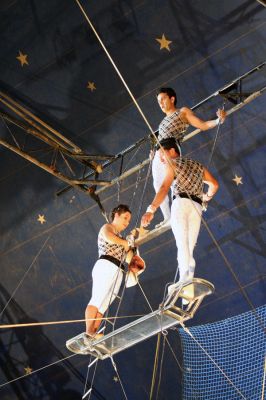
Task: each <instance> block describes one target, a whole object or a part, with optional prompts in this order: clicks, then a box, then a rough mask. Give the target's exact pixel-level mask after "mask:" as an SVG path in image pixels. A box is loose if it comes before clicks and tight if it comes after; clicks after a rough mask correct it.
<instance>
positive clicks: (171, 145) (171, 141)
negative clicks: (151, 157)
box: [157, 137, 180, 156]
mask: <svg viewBox="0 0 266 400" xmlns="http://www.w3.org/2000/svg"><path fill="white" fill-rule="evenodd" d="M160 145H161V146H162V147H163V148H164V149H165V150H170V149H175V151H176V152H177V154H178V155H179V156H180V147H179V145H178V143H177V141H176V139H175V138H173V137H171V138H167V139H162V140H161V141H160ZM157 148H158V149H159V148H160V146H159V145H157Z"/></svg>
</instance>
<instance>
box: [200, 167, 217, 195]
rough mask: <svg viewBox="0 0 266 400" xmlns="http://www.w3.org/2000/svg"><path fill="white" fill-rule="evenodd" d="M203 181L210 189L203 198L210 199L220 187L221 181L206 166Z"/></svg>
mask: <svg viewBox="0 0 266 400" xmlns="http://www.w3.org/2000/svg"><path fill="white" fill-rule="evenodd" d="M203 182H204V183H205V184H206V185H207V186H208V190H207V192H206V193H204V194H203V198H202V200H203V201H210V200H211V199H212V198H213V196H214V195H215V193H216V192H217V190H218V189H219V183H218V182H217V180H216V179H215V178H214V176H213V175H212V174H211V173H210V171H208V170H207V169H206V168H204V170H203Z"/></svg>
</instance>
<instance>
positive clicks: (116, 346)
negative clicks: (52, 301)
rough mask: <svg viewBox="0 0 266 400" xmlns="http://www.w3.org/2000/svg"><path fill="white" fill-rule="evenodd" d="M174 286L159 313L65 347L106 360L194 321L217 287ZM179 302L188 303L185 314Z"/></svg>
mask: <svg viewBox="0 0 266 400" xmlns="http://www.w3.org/2000/svg"><path fill="white" fill-rule="evenodd" d="M171 286H172V287H170V290H169V294H168V296H167V297H166V299H165V301H164V302H163V303H162V304H161V305H160V307H159V309H158V310H156V311H153V312H152V313H150V314H148V315H145V316H143V317H141V318H139V319H137V320H135V321H133V322H131V323H129V324H127V325H125V326H123V327H120V328H118V329H116V330H114V331H113V332H111V333H108V334H107V335H105V336H103V337H102V338H100V339H98V340H91V339H88V337H87V335H86V333H81V334H80V335H77V336H75V337H73V338H71V339H69V340H68V341H67V342H66V347H67V348H68V350H70V351H71V352H73V353H76V354H84V355H87V354H90V355H92V356H94V357H96V358H98V359H100V360H104V359H106V358H108V357H112V356H113V355H114V354H117V353H119V352H121V351H123V350H125V349H127V348H129V347H131V346H134V345H135V344H137V343H140V342H143V341H144V340H146V339H148V338H150V337H152V336H154V335H156V334H157V333H159V332H161V331H163V330H167V329H169V328H172V327H174V326H175V325H178V324H180V323H183V322H184V321H187V320H189V319H191V318H193V317H194V315H195V312H196V311H197V309H198V308H199V306H200V304H201V302H202V301H203V299H204V297H206V296H208V295H210V294H212V293H213V292H214V285H213V284H212V283H210V282H208V281H206V280H204V279H200V278H194V279H192V280H191V281H190V282H188V283H186V284H183V285H180V284H179V285H178V284H175V285H171ZM180 299H181V300H182V299H184V300H185V301H186V302H188V304H187V305H186V309H185V310H184V309H182V308H181V306H180V307H179V306H177V305H176V303H177V301H178V300H180ZM181 300H180V302H181Z"/></svg>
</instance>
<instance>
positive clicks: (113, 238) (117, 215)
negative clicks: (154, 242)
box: [85, 204, 145, 340]
mask: <svg viewBox="0 0 266 400" xmlns="http://www.w3.org/2000/svg"><path fill="white" fill-rule="evenodd" d="M130 220H131V211H130V209H129V207H128V206H127V205H124V204H120V205H119V206H117V207H115V208H114V209H113V211H112V213H111V222H110V223H107V224H105V225H103V226H102V228H101V229H100V231H99V235H98V251H99V259H98V260H97V261H96V263H95V265H94V267H93V270H92V280H93V286H92V297H91V299H90V301H89V303H88V305H87V308H86V311H85V319H86V334H87V338H88V339H93V340H98V339H100V338H101V337H102V336H103V334H102V333H97V331H98V329H99V327H100V324H101V322H102V318H103V315H104V313H105V312H106V310H107V309H108V308H109V307H110V305H111V304H112V302H113V301H114V300H115V298H116V297H117V294H118V292H119V289H120V287H121V283H122V280H123V275H124V273H125V264H124V262H125V261H126V259H127V261H128V262H129V266H128V273H127V274H126V286H127V287H129V286H132V285H134V284H136V283H137V277H138V275H139V274H140V273H141V272H143V270H144V269H145V263H144V260H143V259H142V258H141V257H140V256H139V255H138V254H136V251H135V249H134V243H133V238H132V236H131V235H129V237H128V239H123V237H122V236H121V232H122V231H124V230H125V229H126V228H127V227H128V225H129V223H130ZM132 247H133V250H132ZM126 256H128V257H126Z"/></svg>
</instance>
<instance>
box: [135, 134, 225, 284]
mask: <svg viewBox="0 0 266 400" xmlns="http://www.w3.org/2000/svg"><path fill="white" fill-rule="evenodd" d="M160 144H161V146H162V147H163V151H162V150H161V149H160V150H159V155H160V158H161V161H162V163H163V164H164V165H165V178H164V181H163V183H162V185H161V187H160V189H159V190H158V192H157V194H156V195H155V197H154V199H153V201H152V203H151V204H150V205H149V207H148V208H147V211H146V213H145V214H144V215H143V217H142V220H141V223H142V225H143V226H147V225H149V223H150V222H151V220H152V219H153V217H154V213H155V211H156V210H157V208H158V207H159V206H160V205H161V203H162V202H163V200H164V198H165V197H166V196H167V195H168V191H169V189H170V187H172V193H173V203H172V206H171V219H170V222H171V228H172V231H173V234H174V236H175V240H176V246H177V261H178V269H179V282H180V283H185V282H187V281H189V280H191V279H192V278H193V276H194V270H195V260H194V258H193V250H194V247H195V245H196V242H197V238H198V234H199V229H200V223H201V213H202V202H208V201H210V200H211V199H212V198H213V196H214V195H215V193H216V192H217V190H218V187H219V185H218V182H217V181H216V179H215V178H214V177H213V176H212V175H211V173H210V172H209V171H208V170H207V169H206V168H205V167H204V166H203V165H201V164H200V163H199V162H197V161H194V160H190V159H187V158H181V157H180V154H179V148H178V146H177V144H176V141H175V139H174V138H168V139H163V140H161V142H160ZM167 159H168V161H167ZM204 184H206V185H207V187H208V189H207V191H206V192H205V193H204V192H203V189H204Z"/></svg>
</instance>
